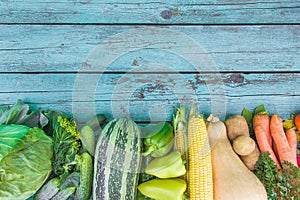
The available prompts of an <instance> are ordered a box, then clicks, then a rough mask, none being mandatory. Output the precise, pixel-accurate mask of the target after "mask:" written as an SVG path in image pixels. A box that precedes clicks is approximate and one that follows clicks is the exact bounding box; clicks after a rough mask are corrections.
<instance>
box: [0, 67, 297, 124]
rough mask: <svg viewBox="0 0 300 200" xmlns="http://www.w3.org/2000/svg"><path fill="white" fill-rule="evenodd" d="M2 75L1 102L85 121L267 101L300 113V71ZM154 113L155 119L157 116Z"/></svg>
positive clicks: (226, 110) (274, 108) (229, 109)
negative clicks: (97, 114)
mask: <svg viewBox="0 0 300 200" xmlns="http://www.w3.org/2000/svg"><path fill="white" fill-rule="evenodd" d="M220 77H221V81H222V82H220V81H218V79H219V75H218V74H203V76H201V75H200V74H103V75H102V76H101V77H99V75H95V74H80V75H79V74H35V75H34V76H32V75H31V74H9V75H8V74H2V75H0V80H1V82H0V87H1V88H2V90H1V93H0V99H1V100H0V104H13V103H14V102H15V101H16V99H18V98H21V99H24V100H25V101H27V102H30V103H32V104H34V105H37V106H38V107H41V108H52V109H54V108H55V109H59V110H60V109H62V110H64V111H67V112H73V113H75V115H78V116H79V117H82V118H83V119H85V118H86V117H88V116H91V115H92V114H94V113H95V112H102V113H105V114H107V115H109V116H114V117H120V116H125V115H130V116H131V115H132V117H133V118H134V119H135V120H136V121H149V120H152V121H159V120H161V118H162V117H163V118H166V119H171V118H170V117H171V113H172V112H171V109H173V106H175V105H178V104H179V103H190V102H192V101H198V102H199V107H200V110H201V111H203V112H205V113H210V112H212V111H213V112H214V113H217V114H219V115H225V114H227V115H228V114H234V113H240V112H241V110H242V109H243V107H244V106H245V107H248V108H250V109H252V108H254V107H255V106H257V105H259V104H261V103H264V104H266V105H267V107H268V109H269V110H270V111H271V112H274V113H279V114H282V115H283V116H284V117H287V116H288V115H289V114H290V113H294V112H300V110H299V108H300V92H299V91H298V90H296V89H295V87H294V86H295V85H297V84H299V80H300V74H299V73H270V74H256V73H255V74H243V73H242V74H239V73H228V74H221V76H220ZM152 115H153V116H152Z"/></svg>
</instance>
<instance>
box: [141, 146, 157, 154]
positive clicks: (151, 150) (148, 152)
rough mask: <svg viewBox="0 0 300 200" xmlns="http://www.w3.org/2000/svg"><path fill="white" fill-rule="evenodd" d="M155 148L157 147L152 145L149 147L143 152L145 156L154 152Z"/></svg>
mask: <svg viewBox="0 0 300 200" xmlns="http://www.w3.org/2000/svg"><path fill="white" fill-rule="evenodd" d="M154 150H155V147H154V146H153V145H152V146H150V147H148V148H147V150H146V151H145V152H143V156H148V155H149V154H150V153H152V152H153V151H154Z"/></svg>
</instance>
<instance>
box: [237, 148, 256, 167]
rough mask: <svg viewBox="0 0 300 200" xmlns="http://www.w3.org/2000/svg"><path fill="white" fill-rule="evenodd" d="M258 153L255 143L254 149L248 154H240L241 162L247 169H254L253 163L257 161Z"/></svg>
mask: <svg viewBox="0 0 300 200" xmlns="http://www.w3.org/2000/svg"><path fill="white" fill-rule="evenodd" d="M259 155H260V151H259V149H258V147H257V146H256V145H255V148H254V151H252V152H251V153H250V154H249V155H246V156H240V158H241V160H242V161H243V163H244V164H245V165H246V167H247V168H248V169H250V170H251V171H252V170H254V166H255V163H256V162H257V161H258V158H259Z"/></svg>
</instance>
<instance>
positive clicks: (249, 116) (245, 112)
mask: <svg viewBox="0 0 300 200" xmlns="http://www.w3.org/2000/svg"><path fill="white" fill-rule="evenodd" d="M242 116H243V117H244V118H245V119H246V121H247V123H248V124H252V121H253V114H252V112H251V111H250V110H248V109H246V108H244V109H243V111H242Z"/></svg>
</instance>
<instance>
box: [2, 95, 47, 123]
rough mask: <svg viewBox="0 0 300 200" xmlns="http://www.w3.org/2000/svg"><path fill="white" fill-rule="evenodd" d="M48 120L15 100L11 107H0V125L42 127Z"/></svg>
mask: <svg viewBox="0 0 300 200" xmlns="http://www.w3.org/2000/svg"><path fill="white" fill-rule="evenodd" d="M47 123H48V119H47V118H46V117H45V116H44V115H43V114H42V113H40V112H35V111H32V110H30V108H29V105H28V104H25V103H23V102H22V100H20V99H19V100H17V102H16V104H15V105H13V106H1V107H0V124H22V125H26V126H29V127H31V128H32V127H36V126H37V127H40V128H42V127H44V126H46V125H47Z"/></svg>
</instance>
